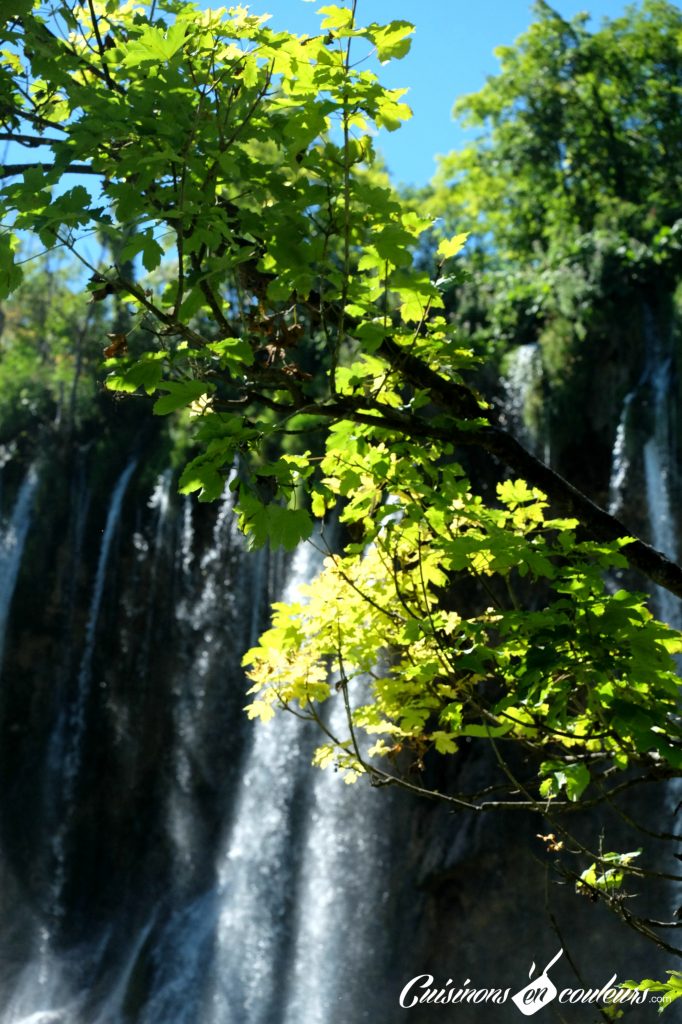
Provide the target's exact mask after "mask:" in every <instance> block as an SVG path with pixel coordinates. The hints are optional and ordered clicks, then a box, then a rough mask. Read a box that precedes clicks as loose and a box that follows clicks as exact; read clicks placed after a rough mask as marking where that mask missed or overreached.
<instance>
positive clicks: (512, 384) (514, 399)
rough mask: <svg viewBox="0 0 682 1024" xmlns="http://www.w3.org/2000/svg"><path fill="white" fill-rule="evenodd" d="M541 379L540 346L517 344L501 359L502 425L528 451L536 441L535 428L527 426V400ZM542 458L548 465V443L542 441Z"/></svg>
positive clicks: (534, 445) (535, 450) (533, 447)
mask: <svg viewBox="0 0 682 1024" xmlns="http://www.w3.org/2000/svg"><path fill="white" fill-rule="evenodd" d="M541 380H542V357H541V353H540V346H539V345H538V344H537V343H536V342H533V343H531V344H528V345H517V347H516V348H513V349H512V350H511V351H510V352H509V353H508V354H507V356H506V357H505V361H504V375H503V377H502V380H501V382H502V388H503V401H504V407H503V413H502V420H503V422H504V425H505V426H507V428H508V429H509V430H510V431H511V432H512V433H513V434H514V436H515V437H516V438H517V439H518V440H519V441H520V442H521V443H522V444H523V445H525V446H526V447H527V448H528V449H529V451H532V452H534V453H535V454H540V453H538V451H537V448H538V444H539V438H538V431H537V428H533V427H531V426H530V425H529V416H528V412H529V410H528V400H529V398H530V396H531V394H532V393H533V391H534V390H535V389H537V388H538V387H539V384H540V382H541ZM542 456H543V458H544V460H545V462H547V464H549V442H548V441H547V439H545V448H544V451H543V452H542Z"/></svg>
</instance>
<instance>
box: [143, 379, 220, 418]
mask: <svg viewBox="0 0 682 1024" xmlns="http://www.w3.org/2000/svg"><path fill="white" fill-rule="evenodd" d="M159 390H161V391H167V392H168V394H166V395H163V396H162V397H161V398H157V400H156V402H155V403H154V408H153V410H152V411H153V413H154V415H155V416H167V415H168V413H169V412H175V410H176V409H182V408H183V407H184V406H188V405H191V404H192V402H196V401H197V399H199V398H202V397H203V396H204V395H210V394H211V393H212V392H213V391H215V384H209V383H207V382H206V381H202V380H182V381H177V382H176V381H168V380H166V381H164V382H163V385H161V386H160V388H159Z"/></svg>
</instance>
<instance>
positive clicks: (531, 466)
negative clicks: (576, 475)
mask: <svg viewBox="0 0 682 1024" xmlns="http://www.w3.org/2000/svg"><path fill="white" fill-rule="evenodd" d="M380 352H381V354H382V355H383V356H385V358H386V359H387V360H388V361H389V362H390V364H391V365H392V366H393V367H394V368H395V370H396V371H398V372H399V373H400V374H402V376H403V377H405V378H406V379H407V380H408V381H409V382H410V383H411V384H413V385H414V386H415V387H418V388H421V389H424V390H426V391H428V393H429V394H430V396H431V398H432V400H433V402H434V403H435V404H436V405H440V406H443V407H444V408H446V409H447V410H448V412H450V413H452V414H454V416H455V417H457V418H459V419H470V418H476V417H480V416H482V415H487V416H488V419H490V415H489V413H488V412H485V411H484V410H482V409H481V408H480V407H479V405H478V403H477V401H476V399H475V397H474V395H473V393H472V392H471V391H469V390H468V389H467V388H466V387H463V386H462V385H460V384H456V383H454V382H453V381H448V380H446V379H444V378H443V377H441V376H439V374H437V373H435V372H434V371H433V370H431V369H430V368H429V367H428V366H426V365H425V364H424V363H423V362H422V361H421V360H420V359H418V358H417V357H416V356H413V355H410V354H409V353H407V352H405V351H404V350H402V349H401V348H400V346H399V345H396V344H395V342H392V341H388V340H387V341H384V342H383V344H382V346H381V349H380ZM453 440H454V437H453ZM470 443H472V444H478V445H480V447H481V448H483V449H485V450H486V451H487V452H489V453H490V454H491V455H494V456H496V457H497V458H498V459H500V460H501V461H502V462H504V463H505V465H507V466H508V467H509V468H510V469H512V470H513V471H514V472H517V473H519V475H520V476H522V477H523V478H524V479H526V480H527V481H528V482H529V483H531V484H533V485H534V486H536V487H539V488H540V490H542V491H544V492H545V494H546V495H547V497H548V498H549V499H550V501H552V503H553V504H555V505H556V506H557V507H558V508H559V509H561V510H562V511H563V512H567V513H570V514H571V515H573V516H575V517H576V519H579V520H580V522H581V523H582V524H583V526H585V528H586V529H587V530H588V531H589V532H590V534H591V535H592V536H593V537H594V538H595V539H596V540H601V541H609V542H610V541H615V540H618V539H619V538H621V537H628V536H631V535H632V534H631V531H630V530H628V529H627V528H626V527H625V526H624V525H623V523H621V522H620V520H619V519H616V517H615V516H612V515H609V513H608V512H605V511H604V510H603V509H602V508H600V507H599V506H598V505H596V504H595V503H594V502H593V501H591V499H590V498H588V497H587V496H586V495H585V494H583V493H582V492H581V491H579V490H578V488H577V487H574V486H573V484H570V483H569V482H568V480H565V479H564V478H563V477H562V476H560V474H559V473H557V472H555V470H553V469H550V467H549V466H546V465H545V464H544V463H543V462H541V461H540V459H538V458H536V457H535V456H534V455H531V453H530V452H528V451H526V449H525V448H524V447H523V445H521V444H519V442H518V441H517V440H516V439H515V438H514V437H512V435H511V434H509V433H508V432H507V431H506V430H503V429H502V428H501V427H499V426H497V425H492V426H489V427H482V428H481V429H479V430H477V431H472V432H471V434H470ZM623 554H624V555H625V557H626V558H627V559H628V561H629V562H630V565H632V567H633V568H635V569H638V570H639V571H640V572H642V573H644V575H645V576H648V577H649V579H651V580H653V582H654V583H657V584H658V585H659V586H660V587H664V588H665V589H666V590H669V591H670V592H671V593H672V594H675V595H676V596H677V597H680V598H682V568H681V567H680V566H679V565H676V564H675V562H671V560H670V559H669V558H667V557H666V556H665V555H664V554H662V553H661V552H660V551H656V549H655V548H652V547H651V546H650V545H649V544H645V543H644V541H641V540H633V541H632V542H631V543H629V544H627V545H625V546H624V547H623Z"/></svg>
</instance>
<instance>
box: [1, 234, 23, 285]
mask: <svg viewBox="0 0 682 1024" xmlns="http://www.w3.org/2000/svg"><path fill="white" fill-rule="evenodd" d="M16 247H17V239H16V236H15V235H12V234H10V233H9V232H6V233H5V234H3V235H0V300H2V299H6V298H7V296H8V295H9V294H10V292H13V291H14V290H15V288H18V287H19V285H20V284H21V281H22V278H23V273H22V270H21V267H19V266H17V264H16V263H15V262H14V251H15V249H16Z"/></svg>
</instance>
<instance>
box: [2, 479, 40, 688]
mask: <svg viewBox="0 0 682 1024" xmlns="http://www.w3.org/2000/svg"><path fill="white" fill-rule="evenodd" d="M38 479H39V478H38V470H37V468H36V465H35V463H34V464H33V465H32V466H30V468H29V470H28V472H27V474H26V476H25V477H24V480H23V483H22V484H21V487H20V488H19V493H18V494H17V497H16V501H15V503H14V508H13V509H12V514H11V515H10V517H9V520H8V522H7V523H5V524H4V525H3V526H2V527H0V669H2V661H3V654H4V649H5V637H6V633H7V619H8V617H9V611H10V607H11V604H12V598H13V596H14V588H15V587H16V583H17V577H18V575H19V568H20V566H21V557H22V555H23V552H24V544H25V542H26V536H27V534H28V530H29V527H30V525H31V512H32V510H33V500H34V497H35V493H36V488H37V487H38Z"/></svg>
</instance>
